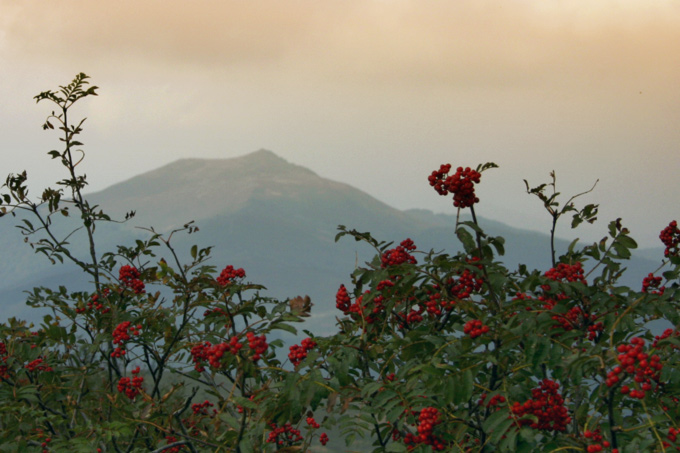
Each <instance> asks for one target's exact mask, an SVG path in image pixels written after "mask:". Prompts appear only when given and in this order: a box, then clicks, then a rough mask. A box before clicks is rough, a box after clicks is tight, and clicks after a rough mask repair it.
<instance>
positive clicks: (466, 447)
mask: <svg viewBox="0 0 680 453" xmlns="http://www.w3.org/2000/svg"><path fill="white" fill-rule="evenodd" d="M97 90H98V88H97V87H95V86H90V85H89V82H88V77H87V76H86V75H85V74H79V75H77V76H76V78H75V79H74V80H73V81H72V82H71V83H70V84H69V85H66V86H61V87H59V89H58V90H56V91H46V92H43V93H40V94H39V95H38V96H36V100H37V101H38V102H42V101H46V102H48V103H51V104H52V107H53V108H54V109H55V110H54V111H53V112H52V114H51V115H49V117H48V118H47V120H46V122H45V123H44V125H43V128H44V129H48V130H51V129H56V130H57V132H58V133H59V135H60V137H59V140H60V142H61V149H59V150H53V151H50V152H49V155H50V156H51V157H52V159H54V160H55V161H57V162H59V163H60V164H61V166H62V167H63V169H64V170H65V172H66V176H65V178H64V179H62V180H60V181H58V182H57V183H56V188H48V189H46V190H45V191H44V192H43V193H42V195H41V196H40V197H39V198H38V199H35V200H34V199H33V198H31V197H29V194H28V189H27V175H26V173H25V172H24V173H21V174H16V175H12V174H10V175H9V176H8V177H7V180H6V182H5V184H4V185H3V189H4V192H3V193H2V194H1V195H0V197H1V202H2V203H1V204H0V215H2V216H8V215H9V216H12V217H15V218H17V219H18V220H19V221H18V227H19V228H20V229H21V231H22V233H23V234H24V236H25V239H26V242H28V243H29V244H30V246H31V247H33V248H34V249H35V251H36V252H37V253H40V254H43V255H45V256H46V257H47V258H48V259H49V260H50V261H52V262H53V263H56V262H64V261H70V262H72V263H74V264H75V265H77V266H78V267H79V269H80V270H82V272H84V273H86V274H87V275H88V277H89V281H90V282H91V285H90V289H89V290H88V291H75V292H72V291H69V290H68V289H67V288H64V287H59V288H56V289H55V288H44V287H39V288H34V289H33V290H32V291H31V292H30V293H29V296H28V300H27V303H28V305H30V306H32V307H43V308H48V309H49V310H50V312H51V314H48V315H46V316H45V317H44V319H43V321H42V322H41V323H40V325H38V326H33V325H28V324H27V323H26V322H24V321H20V320H17V319H10V320H8V321H7V322H6V323H4V324H2V325H0V358H1V360H0V449H1V450H3V451H31V450H35V451H64V450H67V449H69V450H70V451H74V452H75V451H78V452H79V451H83V452H92V451H100V452H133V451H156V452H161V451H167V452H179V451H191V452H198V451H213V452H218V451H223V452H227V451H235V452H251V451H328V450H327V448H330V447H331V445H334V446H333V450H334V451H339V450H342V449H343V448H344V447H343V445H345V444H346V445H348V447H347V448H348V449H349V448H351V447H349V446H350V445H352V444H354V445H357V442H364V443H363V444H361V445H372V446H371V447H365V450H372V451H375V452H382V451H384V452H400V451H402V452H404V451H413V452H427V451H484V452H491V451H526V452H529V451H587V452H597V451H608V452H639V451H667V450H676V449H680V442H678V441H677V440H676V437H677V435H678V434H679V433H680V422H678V420H680V406H679V404H678V403H679V400H678V398H679V397H680V333H679V331H678V330H677V326H679V325H680V316H679V312H678V307H679V300H680V289H679V288H678V276H679V273H680V256H678V252H679V250H678V246H679V243H680V230H678V228H677V223H676V222H671V223H670V224H669V225H668V226H667V227H666V228H664V229H663V231H662V232H661V234H660V239H661V241H662V242H663V244H664V245H665V246H666V253H665V256H664V257H660V260H661V265H660V266H659V268H658V269H656V270H654V271H653V272H650V274H649V275H648V277H646V278H645V279H644V281H643V282H640V286H639V287H636V288H628V287H626V286H623V285H621V284H620V283H619V279H620V277H621V275H622V274H623V272H624V270H625V268H624V263H625V260H627V259H629V258H630V256H631V249H634V248H635V247H636V243H635V241H634V240H633V239H632V238H631V237H630V236H629V232H628V230H627V229H626V228H625V227H624V226H623V225H622V224H621V222H620V220H616V221H613V222H611V223H610V224H609V226H608V231H607V232H608V236H607V237H605V238H603V239H602V240H601V241H599V242H598V243H594V244H590V245H586V246H579V245H578V244H577V242H576V241H575V242H574V243H572V246H571V247H570V248H569V250H568V251H567V252H566V253H565V254H563V255H561V256H556V252H555V250H554V247H553V248H552V256H551V259H552V267H551V268H550V269H547V270H534V269H527V268H526V267H525V266H521V265H520V266H519V267H518V268H517V269H509V268H508V267H506V266H505V265H504V264H503V262H502V261H501V259H500V257H501V256H502V255H503V251H504V239H503V238H502V237H493V236H490V235H488V234H486V233H485V232H484V230H483V229H482V227H481V225H480V224H479V223H478V222H477V218H476V215H475V206H476V205H477V204H478V203H479V199H478V197H477V196H476V195H475V186H476V185H477V184H480V183H481V180H482V176H483V175H484V174H485V172H486V171H487V170H489V169H492V168H494V167H495V165H494V164H484V165H480V166H478V167H477V168H475V169H471V168H462V167H460V168H457V169H455V171H453V169H452V167H451V165H448V164H447V165H442V166H441V167H440V168H439V169H438V170H435V171H433V172H432V174H431V175H430V176H429V178H428V180H429V183H430V185H431V186H432V187H433V188H434V189H435V191H436V192H437V193H439V194H440V195H442V196H447V197H451V198H452V200H453V204H454V207H455V208H456V209H457V210H458V211H460V210H462V209H469V210H470V211H471V214H472V221H469V222H459V223H458V224H457V225H456V227H455V231H452V234H453V233H455V235H456V236H457V237H458V239H459V240H460V242H461V244H462V246H463V251H462V252H460V253H458V254H455V255H450V254H446V253H441V252H435V251H426V250H419V249H418V248H417V245H416V244H414V243H413V241H411V240H410V239H405V240H404V241H402V242H401V243H400V244H399V245H395V244H392V243H386V242H382V241H380V240H378V239H375V238H373V236H371V234H370V233H366V232H358V231H356V230H353V229H350V228H347V227H344V226H340V227H339V232H338V235H337V238H336V239H339V238H341V237H350V238H354V239H355V240H356V241H361V242H364V243H365V244H366V246H367V247H371V248H373V249H374V250H375V257H374V258H373V260H372V261H370V262H367V263H365V264H364V265H363V266H361V267H358V268H356V269H354V271H353V272H352V273H351V275H350V277H349V278H348V281H346V282H338V286H339V287H338V289H337V292H336V308H337V310H338V312H337V313H338V317H337V332H336V333H335V334H333V335H329V336H325V337H320V336H317V337H314V336H312V335H311V334H309V332H305V333H306V335H299V336H298V341H299V343H298V344H295V345H292V346H289V347H287V348H286V346H287V345H284V343H283V341H282V340H281V339H280V335H277V334H276V331H277V330H280V331H284V332H291V333H294V334H297V332H298V330H297V329H296V327H295V326H296V325H297V326H298V327H299V326H300V325H301V324H300V323H301V322H302V321H304V320H305V318H307V317H309V316H310V314H311V303H310V301H309V299H308V298H303V297H296V298H292V299H288V300H276V299H272V298H268V297H265V296H263V295H261V293H260V291H261V290H263V289H264V287H263V286H261V285H259V284H256V283H253V282H250V281H249V280H248V279H247V275H246V271H245V270H244V269H242V268H238V267H236V266H238V263H232V264H229V265H226V264H227V263H225V266H224V267H223V268H218V267H215V266H211V265H209V264H207V262H206V260H207V259H208V257H209V256H210V252H211V250H210V248H209V247H206V248H199V247H198V246H194V247H193V248H192V249H191V251H190V253H189V256H187V257H186V258H184V257H180V256H178V255H179V254H178V253H177V252H176V250H175V248H174V247H173V242H172V238H173V236H174V235H176V234H180V233H188V234H190V233H192V232H194V231H195V230H196V226H194V225H193V224H192V223H187V224H186V225H185V226H184V228H181V229H178V230H175V231H171V232H169V233H165V234H162V233H158V232H156V231H155V230H154V229H152V228H150V229H148V230H147V232H148V237H147V239H146V240H138V241H136V242H135V243H133V244H128V245H120V246H118V247H117V249H116V250H108V251H102V250H100V248H99V247H98V243H97V240H96V239H97V237H98V236H97V226H98V225H100V224H101V223H102V222H114V221H118V220H115V219H111V218H110V217H109V216H108V215H107V214H105V213H104V212H103V211H102V210H101V209H100V208H99V207H98V206H93V205H91V204H90V203H89V202H88V201H87V199H86V198H85V196H84V195H83V190H84V189H85V187H86V185H87V179H86V177H85V175H84V174H81V173H79V172H78V164H79V163H80V162H81V161H82V159H83V158H84V156H85V154H84V152H83V151H82V150H81V147H82V146H83V144H82V143H81V142H80V141H78V140H79V135H80V133H81V132H82V127H83V123H84V120H79V121H76V122H74V121H73V120H72V118H71V117H70V114H71V109H72V107H73V105H74V104H76V103H77V102H79V101H81V99H83V98H86V97H89V96H95V95H96V94H97ZM551 178H552V180H551V182H549V183H547V184H542V185H539V186H537V187H534V188H531V187H530V186H529V184H528V183H527V191H528V193H529V194H531V195H535V196H536V197H538V199H539V200H540V202H541V203H542V204H543V206H544V208H545V209H546V210H547V211H548V213H549V214H550V216H551V217H552V220H553V228H552V231H551V232H552V235H551V237H552V236H553V235H554V226H555V224H556V223H557V221H558V219H559V218H560V217H561V216H562V215H565V214H569V215H571V216H572V226H573V227H576V226H578V224H580V223H582V222H584V221H586V222H593V221H594V220H595V217H596V215H597V206H595V205H586V206H585V207H583V208H582V209H578V208H577V207H576V206H575V202H574V201H575V199H576V198H577V197H578V195H577V196H576V197H572V198H571V199H569V200H568V201H567V202H566V203H564V204H560V201H559V193H558V192H557V190H556V182H555V176H554V174H552V175H551ZM64 216H65V217H72V218H75V219H76V220H77V221H78V224H79V225H78V231H77V233H78V234H77V235H76V232H69V233H68V234H63V233H60V231H61V230H60V229H58V228H55V225H57V224H58V223H59V222H60V219H61V218H62V217H64ZM133 216H134V212H130V213H129V214H128V215H127V216H126V218H125V219H123V220H122V221H128V220H130V219H131V218H132V217H133ZM76 237H77V238H82V240H84V241H87V246H88V247H87V250H88V252H87V253H86V254H85V255H83V256H79V255H77V254H76V253H75V252H74V251H73V249H72V248H71V247H70V244H69V240H71V239H72V238H76ZM160 255H163V256H168V257H171V259H170V260H168V261H166V260H165V259H163V258H158V256H160ZM650 271H652V270H650ZM662 271H663V272H662ZM334 291H335V289H334V288H333V289H331V288H329V294H332V293H333V292H334ZM652 320H665V321H666V322H668V323H669V324H672V325H673V326H675V327H676V328H669V329H668V330H666V331H665V332H664V333H663V334H661V335H657V336H655V335H654V334H653V333H652V332H651V331H650V329H649V326H648V324H649V322H650V321H652ZM302 326H303V327H304V325H303V324H302ZM284 348H285V350H284V351H283V354H280V353H279V354H277V351H279V352H280V351H281V350H282V349H284ZM286 352H287V357H286ZM329 441H330V442H331V444H328V445H327V443H328V442H329Z"/></svg>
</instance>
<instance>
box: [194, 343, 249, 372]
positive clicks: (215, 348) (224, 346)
mask: <svg viewBox="0 0 680 453" xmlns="http://www.w3.org/2000/svg"><path fill="white" fill-rule="evenodd" d="M242 347H243V344H241V343H239V340H238V337H231V338H230V339H229V342H228V343H224V342H223V343H217V344H215V345H212V344H211V343H210V342H209V341H206V342H205V343H202V344H201V343H199V344H197V345H194V347H192V348H191V356H192V360H193V362H194V369H195V370H196V371H198V372H199V373H200V372H202V371H204V370H205V367H204V366H203V363H204V362H206V361H207V362H208V363H209V364H210V366H211V367H213V368H220V367H221V366H222V357H224V354H225V353H226V352H230V353H231V354H232V355H237V354H238V352H239V351H240V350H241V348H242Z"/></svg>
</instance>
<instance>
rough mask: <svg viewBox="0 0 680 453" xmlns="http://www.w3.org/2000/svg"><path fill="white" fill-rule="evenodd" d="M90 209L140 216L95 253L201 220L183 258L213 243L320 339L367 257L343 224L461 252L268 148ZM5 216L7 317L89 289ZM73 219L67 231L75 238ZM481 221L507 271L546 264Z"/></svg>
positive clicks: (431, 225)
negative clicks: (56, 291)
mask: <svg viewBox="0 0 680 453" xmlns="http://www.w3.org/2000/svg"><path fill="white" fill-rule="evenodd" d="M88 200H89V201H90V202H91V203H94V204H97V205H99V206H101V207H102V208H103V209H104V211H105V212H107V213H109V214H111V215H112V217H113V218H122V217H124V215H125V213H126V212H129V211H131V210H134V211H136V215H135V217H134V218H133V219H131V220H130V221H129V222H127V223H124V224H108V225H102V226H100V227H98V228H97V236H98V237H99V241H100V254H101V253H102V252H103V251H111V250H115V246H116V245H119V244H127V245H131V244H132V243H133V241H134V239H135V238H143V237H148V235H149V233H148V231H144V230H140V229H138V228H135V226H141V227H150V226H154V228H155V229H156V231H158V232H164V233H167V232H169V231H171V230H172V229H175V228H178V227H181V226H182V225H184V224H186V223H187V222H189V221H191V220H194V221H195V222H196V225H197V226H198V227H199V229H200V230H199V231H198V232H196V233H194V234H191V235H186V234H180V235H175V236H173V244H174V245H175V246H176V247H177V249H178V251H179V256H180V257H187V256H188V250H189V249H190V247H191V245H193V244H198V245H199V247H205V246H213V247H214V248H213V258H212V260H211V264H213V265H214V266H215V267H217V268H218V269H221V268H222V267H224V266H226V265H228V264H232V265H234V266H236V267H243V268H244V269H245V270H246V273H247V279H248V280H250V281H253V282H257V283H262V284H264V285H265V286H266V287H267V288H268V293H267V294H268V295H271V296H274V297H281V298H285V297H292V296H296V295H304V294H309V295H310V296H311V298H312V301H313V303H314V309H313V314H314V316H313V317H312V318H311V320H310V323H309V325H307V326H306V328H308V329H309V330H312V331H315V332H328V329H332V327H333V324H334V317H335V315H336V313H335V292H336V290H337V288H338V287H339V285H340V284H341V283H345V284H347V283H348V282H349V274H350V273H351V272H352V271H353V269H354V267H355V265H356V264H357V263H359V264H361V263H363V261H365V260H368V259H369V258H370V257H371V256H372V250H370V248H369V247H368V246H367V245H366V244H363V243H357V242H355V241H353V240H351V239H345V240H341V241H340V242H339V243H337V244H336V243H335V241H334V238H335V235H336V233H337V226H338V225H340V224H342V225H346V226H347V227H348V228H353V229H357V230H359V231H370V232H371V233H372V234H373V236H374V237H376V238H377V239H380V240H389V241H395V242H399V241H401V240H403V239H405V238H407V237H410V238H411V239H413V240H414V241H415V243H416V244H417V245H418V248H419V249H421V250H430V249H435V250H446V251H447V252H448V253H455V252H456V251H458V250H459V247H458V241H457V239H456V238H455V234H454V227H455V220H456V219H455V216H454V215H444V214H434V213H432V212H431V211H427V210H421V209H413V210H408V211H400V210H397V209H394V208H392V207H390V206H388V205H386V204H384V203H382V202H380V201H378V200H376V199H375V198H373V197H371V196H370V195H368V194H366V193H364V192H361V191H360V190H357V189H355V188H353V187H351V186H349V185H347V184H343V183H340V182H335V181H330V180H328V179H325V178H321V177H320V176H318V175H317V174H315V173H314V172H312V171H310V170H308V169H306V168H304V167H300V166H297V165H294V164H291V163H289V162H287V161H286V160H284V159H282V158H280V157H278V156H276V155H275V154H274V153H272V152H271V151H266V150H260V151H257V152H254V153H251V154H248V155H245V156H242V157H238V158H233V159H182V160H179V161H176V162H174V163H171V164H169V165H166V166H164V167H161V168H159V169H157V170H153V171H151V172H148V173H145V174H142V175H139V176H136V177H134V178H131V179H129V180H127V181H124V182H122V183H119V184H116V185H114V186H111V187H109V188H107V189H105V190H103V191H101V192H97V193H93V194H90V195H89V196H88ZM10 219H11V217H9V218H3V219H2V221H0V250H3V255H5V257H7V258H6V259H4V260H2V262H0V275H2V276H3V278H2V279H1V280H0V294H2V298H3V307H4V310H3V315H2V317H3V318H7V317H9V316H17V317H20V318H25V319H26V318H29V319H35V314H36V312H35V311H34V310H32V309H28V308H27V307H25V306H24V303H23V301H24V300H25V296H23V295H22V291H24V290H27V289H30V288H32V287H34V286H38V285H44V286H47V287H55V286H58V285H65V286H67V287H68V288H69V289H78V287H86V286H85V285H87V280H86V279H85V278H83V276H82V274H81V273H79V272H77V270H75V269H74V266H70V265H63V266H60V265H56V266H52V265H50V264H49V263H48V262H47V260H45V259H44V258H42V257H40V256H34V254H33V252H32V251H31V250H30V247H28V246H26V245H25V244H23V243H22V242H23V241H22V238H21V236H20V235H19V234H18V233H17V231H16V230H15V229H14V228H12V225H14V224H16V220H15V221H14V222H12V221H11V220H10ZM66 222H67V225H65V226H64V227H62V229H61V234H66V232H67V231H69V225H68V220H66ZM480 223H481V225H482V227H483V228H484V229H485V231H486V232H487V233H489V234H492V235H495V236H503V237H505V239H506V252H507V253H506V256H505V257H504V261H505V262H506V264H507V265H508V266H510V267H515V266H516V265H517V264H518V263H523V264H526V265H528V266H530V267H536V268H540V269H547V268H548V267H549V264H550V262H549V238H548V236H547V235H543V234H539V233H535V232H530V231H527V230H521V229H517V228H511V227H508V226H507V225H504V224H502V223H500V222H496V221H491V220H487V219H480ZM603 230H604V227H603ZM83 239H84V238H83V237H82V236H81V237H79V236H78V235H75V236H74V237H72V238H71V243H72V244H74V247H75V250H76V251H77V253H79V254H85V253H86V250H85V248H84V244H85V243H84V242H83ZM556 245H557V248H558V250H566V248H567V246H568V243H567V242H566V241H562V240H560V241H557V244H556ZM164 255H166V256H165V258H166V259H167V260H168V261H170V259H169V254H168V252H167V251H160V252H159V256H164ZM657 263H658V260H657ZM657 263H655V262H654V261H651V260H648V259H644V258H637V259H634V260H631V262H630V265H629V268H630V272H629V274H628V279H629V283H628V284H630V285H639V284H640V283H639V282H640V281H641V279H642V276H644V275H646V273H647V272H649V271H650V270H652V269H655V268H656V266H657Z"/></svg>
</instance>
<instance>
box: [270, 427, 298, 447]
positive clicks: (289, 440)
mask: <svg viewBox="0 0 680 453" xmlns="http://www.w3.org/2000/svg"><path fill="white" fill-rule="evenodd" d="M269 426H271V428H272V432H270V433H269V437H267V442H268V443H270V444H277V445H278V446H280V447H283V446H286V447H292V446H294V445H295V444H296V443H299V442H302V440H303V437H302V436H301V435H300V431H299V430H297V429H295V428H293V426H292V425H291V424H290V423H286V424H285V425H283V426H277V425H276V424H275V423H271V424H270V425H269Z"/></svg>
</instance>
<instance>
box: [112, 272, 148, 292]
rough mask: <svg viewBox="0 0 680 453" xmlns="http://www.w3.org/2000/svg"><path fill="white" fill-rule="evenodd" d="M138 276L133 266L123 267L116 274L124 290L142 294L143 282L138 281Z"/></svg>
mask: <svg viewBox="0 0 680 453" xmlns="http://www.w3.org/2000/svg"><path fill="white" fill-rule="evenodd" d="M139 277H140V274H139V271H138V270H137V268H135V267H133V266H123V267H121V268H120V271H119V272H118V279H119V280H120V282H121V284H122V285H123V286H125V287H126V288H130V289H131V290H132V291H133V292H134V293H135V294H142V293H144V291H145V290H144V282H143V281H141V280H140V279H139Z"/></svg>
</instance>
